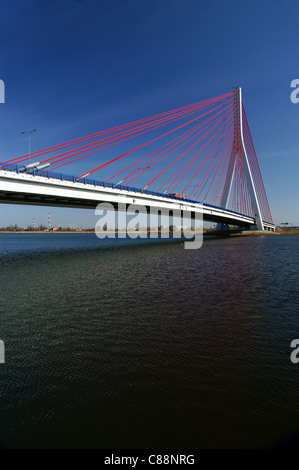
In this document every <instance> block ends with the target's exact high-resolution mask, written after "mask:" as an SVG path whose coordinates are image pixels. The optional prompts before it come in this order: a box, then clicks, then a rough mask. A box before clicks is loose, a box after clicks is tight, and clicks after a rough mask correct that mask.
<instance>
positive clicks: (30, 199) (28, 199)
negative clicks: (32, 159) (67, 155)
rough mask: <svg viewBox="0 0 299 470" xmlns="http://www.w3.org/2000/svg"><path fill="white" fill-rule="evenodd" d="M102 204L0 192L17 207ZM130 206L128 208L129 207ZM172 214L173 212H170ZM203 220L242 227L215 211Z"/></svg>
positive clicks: (248, 225)
mask: <svg viewBox="0 0 299 470" xmlns="http://www.w3.org/2000/svg"><path fill="white" fill-rule="evenodd" d="M101 202H107V201H106V200H98V201H96V202H95V201H94V200H92V199H91V200H88V199H84V200H82V199H79V198H78V199H76V198H74V197H70V198H67V197H61V196H54V195H51V196H49V195H43V194H31V193H19V192H5V191H1V190H0V204H17V205H28V206H46V207H63V208H70V209H90V210H95V209H96V207H97V205H98V204H100V203H101ZM110 204H112V205H113V206H114V208H115V209H117V208H118V203H114V202H113V201H111V202H110ZM129 205H130V204H127V205H126V206H127V207H129ZM146 207H147V210H148V211H149V210H150V206H146ZM170 212H171V211H170ZM191 217H192V218H193V219H194V218H195V213H194V212H192V213H191ZM203 220H204V221H205V222H215V223H222V224H227V225H237V226H240V220H238V219H237V218H236V219H235V220H234V218H233V216H232V214H230V216H229V217H225V216H224V215H223V214H222V215H221V216H219V215H217V214H216V213H215V212H214V211H209V210H208V209H207V211H206V212H204V213H203ZM241 226H242V227H244V228H248V229H249V228H252V229H254V228H255V226H254V225H253V224H252V223H249V222H247V221H243V222H242V224H241Z"/></svg>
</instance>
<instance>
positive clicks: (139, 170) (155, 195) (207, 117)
mask: <svg viewBox="0 0 299 470" xmlns="http://www.w3.org/2000/svg"><path fill="white" fill-rule="evenodd" d="M83 162H84V167H85V168H88V169H87V170H86V171H85V172H84V173H82V171H80V172H79V171H78V169H79V168H80V169H81V168H82V163H83ZM64 167H66V168H65V169H64ZM67 169H68V170H67ZM70 170H71V171H70ZM71 172H72V174H70V173H71ZM80 173H81V174H80ZM74 175H76V176H74ZM101 202H108V203H111V204H113V205H114V206H115V207H118V205H119V204H121V205H122V206H124V205H125V206H126V207H127V206H129V205H132V204H136V205H143V206H146V207H147V208H156V209H158V210H164V209H165V210H168V211H172V210H185V211H187V212H188V211H189V212H190V213H191V214H193V215H194V214H196V213H201V214H202V215H203V218H204V220H206V221H211V222H217V223H218V229H221V228H222V227H223V225H227V224H231V225H238V226H240V227H246V228H252V229H258V230H275V226H274V224H273V220H272V216H271V211H270V207H269V203H268V199H267V196H266V191H265V187H264V183H263V179H262V175H261V171H260V167H259V164H258V159H257V155H256V151H255V147H254V144H253V140H252V136H251V132H250V128H249V124H248V120H247V117H246V113H245V109H244V105H243V101H242V91H241V88H236V89H234V90H233V92H231V93H228V94H225V95H222V96H218V97H216V98H212V99H210V100H205V101H202V102H199V103H195V104H192V105H189V106H185V107H183V108H178V109H175V110H171V111H169V112H165V113H162V114H158V115H155V116H151V117H147V118H144V119H140V120H138V121H134V122H131V123H129V124H124V125H120V126H118V127H114V128H112V129H108V130H105V131H101V132H98V133H96V134H92V135H88V136H85V137H81V138H78V139H75V140H72V141H69V142H64V143H62V144H59V145H55V146H53V147H50V148H46V149H42V150H39V151H37V152H34V153H32V154H31V155H22V156H20V157H15V158H11V159H8V160H7V161H4V162H2V163H1V169H0V203H6V204H27V205H28V204H29V205H46V206H62V207H78V208H88V209H94V208H95V207H96V206H97V205H98V204H99V203H101Z"/></svg>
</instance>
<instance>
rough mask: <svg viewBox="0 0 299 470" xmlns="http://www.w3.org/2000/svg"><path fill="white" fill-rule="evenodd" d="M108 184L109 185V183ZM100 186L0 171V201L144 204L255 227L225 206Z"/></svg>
mask: <svg viewBox="0 0 299 470" xmlns="http://www.w3.org/2000/svg"><path fill="white" fill-rule="evenodd" d="M111 186H112V185H111ZM128 189H130V190H126V189H124V188H122V189H120V188H119V187H117V186H116V187H104V186H101V185H100V184H99V183H97V184H91V183H90V182H89V181H88V182H86V183H84V182H78V181H76V180H75V181H67V180H65V179H64V178H63V175H61V178H60V179H57V177H55V178H54V177H51V173H49V175H48V176H46V175H45V176H42V175H34V174H28V173H18V172H17V171H16V172H14V171H7V170H1V171H0V203H1V204H23V205H24V204H26V205H38V206H55V207H69V208H80V209H95V208H96V207H97V205H98V204H100V203H103V202H105V203H110V204H112V205H113V206H114V207H116V208H118V205H119V204H122V205H124V204H125V205H126V207H128V206H129V205H131V204H136V206H137V205H142V206H145V207H146V208H147V209H148V210H149V209H150V208H153V209H156V210H167V211H182V210H184V211H186V212H190V213H191V216H192V217H194V216H195V214H196V213H198V214H202V216H203V220H204V221H209V222H220V223H223V224H230V225H237V226H241V227H247V228H250V227H251V228H252V229H254V228H255V220H254V219H253V218H252V217H248V216H246V215H242V214H239V213H237V212H233V211H230V210H227V209H222V208H219V207H214V206H210V205H208V204H204V203H197V202H192V201H191V202H190V201H185V200H184V199H180V198H174V199H172V198H169V196H167V195H165V196H163V195H156V194H155V193H153V195H151V194H147V192H142V191H141V190H137V189H136V191H135V190H134V189H132V188H128ZM264 229H265V230H274V229H275V226H274V225H272V224H269V223H264Z"/></svg>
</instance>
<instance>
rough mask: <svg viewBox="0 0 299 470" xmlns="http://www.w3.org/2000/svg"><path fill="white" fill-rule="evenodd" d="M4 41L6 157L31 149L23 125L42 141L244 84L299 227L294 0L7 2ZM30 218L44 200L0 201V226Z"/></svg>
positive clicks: (1, 138) (280, 216) (2, 154)
mask: <svg viewBox="0 0 299 470" xmlns="http://www.w3.org/2000/svg"><path fill="white" fill-rule="evenodd" d="M0 39H1V54H0V78H1V79H3V80H4V81H5V84H6V103H5V104H1V105H0V122H1V126H0V160H6V159H8V157H10V156H12V157H14V156H18V155H21V154H24V153H26V149H27V142H26V138H25V137H24V136H22V135H21V134H20V132H21V131H24V130H30V129H34V128H38V130H39V131H38V133H37V134H36V135H34V136H33V137H32V147H33V150H38V149H40V148H45V147H49V146H51V145H55V144H58V143H61V142H65V141H68V140H71V139H74V138H77V137H81V136H84V135H87V134H90V133H94V132H98V131H100V130H104V129H106V128H110V127H112V126H116V125H119V124H123V123H126V122H130V121H132V120H135V119H139V118H143V117H145V116H150V115H152V114H156V113H160V112H164V111H168V110H170V109H174V108H177V107H179V106H185V105H187V104H191V103H193V102H197V101H201V100H204V99H207V98H211V97H213V96H217V95H221V94H224V93H227V92H229V91H231V89H232V87H234V86H238V85H241V86H242V88H243V98H244V104H245V108H246V112H247V116H248V119H249V124H250V126H251V131H252V134H253V139H254V143H255V146H256V150H257V154H258V157H259V162H260V166H261V169H262V174H263V177H264V182H265V186H266V191H267V194H268V198H269V202H270V207H271V210H272V214H273V218H274V221H275V222H276V223H280V222H291V223H294V224H296V225H299V211H298V200H299V197H298V196H299V189H298V170H299V129H298V124H299V104H297V105H296V104H293V103H292V102H291V100H290V95H291V91H292V90H291V88H290V84H291V82H292V80H294V79H296V78H299V69H298V52H297V48H298V47H297V46H298V39H299V2H298V0H287V1H286V2H281V1H280V0H211V1H203V0H84V1H80V0H26V1H24V0H21V1H20V0H10V1H9V2H8V1H3V2H1V5H0ZM98 158H99V157H98ZM96 163H97V162H96ZM82 165H83V164H82ZM95 166H96V165H95ZM82 170H83V172H84V171H85V170H86V168H85V167H84V166H82ZM51 213H52V220H53V223H55V224H57V225H67V224H74V225H77V226H80V225H83V226H94V224H95V220H96V219H95V216H94V214H93V212H92V211H75V210H69V209H55V208H54V209H53V208H52V209H51ZM33 217H35V218H36V220H37V223H44V224H46V223H47V217H48V209H47V208H37V207H19V206H8V207H6V206H4V205H1V206H0V226H5V225H8V224H10V223H18V224H19V225H23V226H26V225H27V224H31V223H32V219H33Z"/></svg>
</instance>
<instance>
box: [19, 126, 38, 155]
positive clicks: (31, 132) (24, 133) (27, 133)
mask: <svg viewBox="0 0 299 470" xmlns="http://www.w3.org/2000/svg"><path fill="white" fill-rule="evenodd" d="M33 132H37V129H33V130H32V131H29V132H28V131H25V132H21V134H23V135H28V150H29V151H28V160H29V163H30V136H31V134H33Z"/></svg>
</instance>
